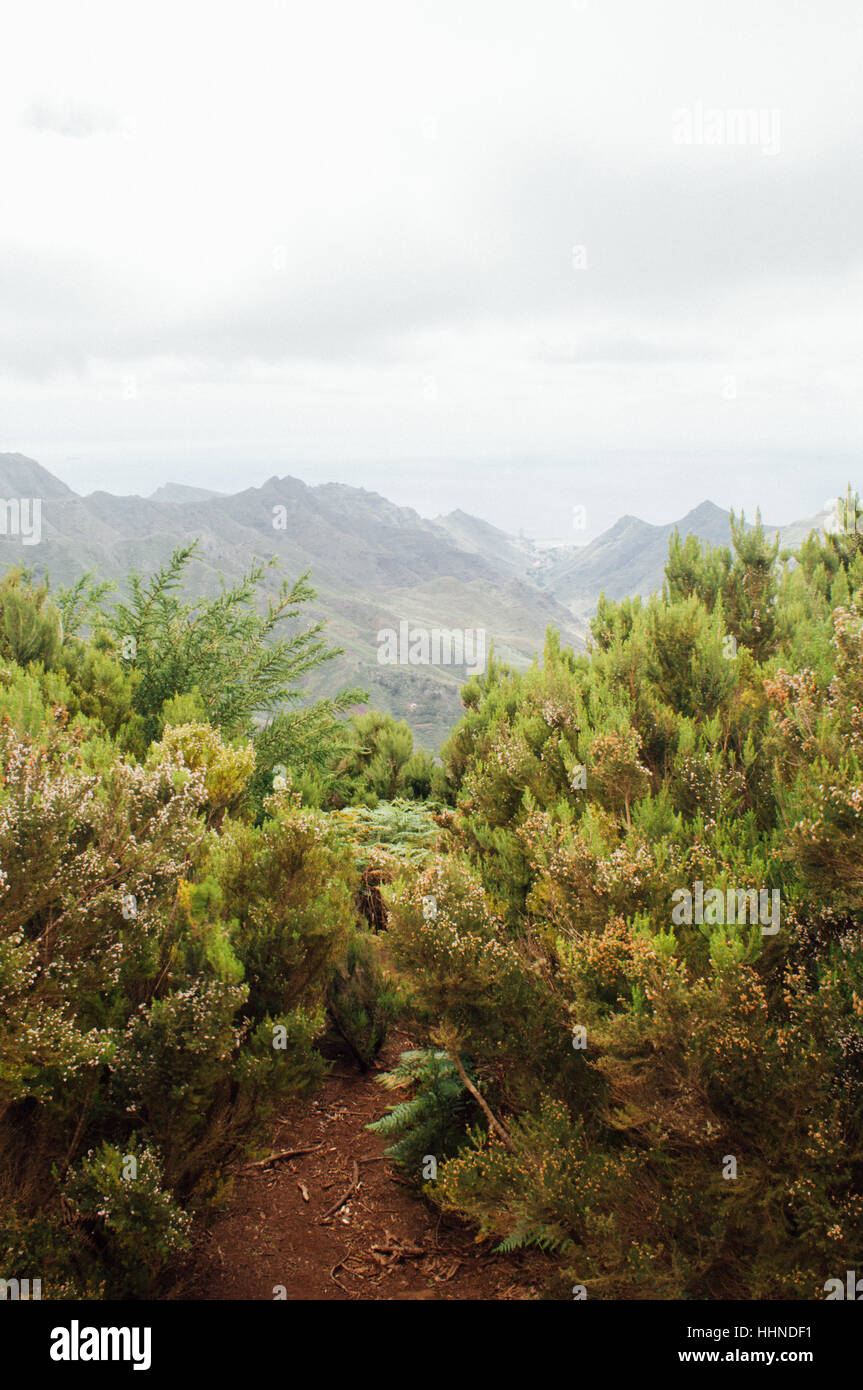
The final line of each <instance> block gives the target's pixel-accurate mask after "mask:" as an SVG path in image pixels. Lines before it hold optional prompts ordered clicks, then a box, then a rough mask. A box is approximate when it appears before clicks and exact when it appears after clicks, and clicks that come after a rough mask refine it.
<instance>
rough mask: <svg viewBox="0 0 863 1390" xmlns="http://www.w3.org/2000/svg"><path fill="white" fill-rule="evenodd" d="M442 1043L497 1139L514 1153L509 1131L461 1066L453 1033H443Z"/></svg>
mask: <svg viewBox="0 0 863 1390" xmlns="http://www.w3.org/2000/svg"><path fill="white" fill-rule="evenodd" d="M444 1043H445V1046H446V1050H447V1052H448V1053H449V1055H450V1056H451V1057H452V1059H453V1061H454V1062H455V1065H456V1070H457V1071H458V1074H459V1076H460V1077H461V1079H462V1082H463V1084H464V1085H465V1086H466V1087H467V1089H468V1091H470V1094H471V1095H472V1096H473V1098H474V1100H475V1101H476V1103H477V1105H478V1106H479V1107H480V1109H481V1110H482V1113H483V1114H484V1115H485V1117H486V1119H487V1120H488V1122H489V1124H490V1125H491V1127H492V1129H493V1130H494V1132H495V1134H496V1135H497V1137H498V1139H499V1140H500V1141H501V1143H502V1144H503V1145H504V1147H505V1148H507V1149H509V1151H510V1153H514V1152H515V1145H514V1144H513V1142H512V1137H511V1135H510V1133H509V1130H508V1129H507V1128H506V1126H505V1125H503V1124H502V1123H501V1121H500V1120H499V1119H498V1118H497V1117H496V1115H495V1114H494V1113H493V1111H492V1109H491V1106H490V1105H489V1104H488V1102H487V1101H486V1099H485V1097H484V1096H483V1095H482V1094H481V1093H480V1091H479V1090H478V1089H477V1087H476V1086H475V1085H474V1084H473V1082H472V1081H471V1079H470V1077H469V1076H468V1074H467V1072H466V1071H465V1069H464V1067H463V1066H462V1063H461V1058H460V1057H459V1055H458V1046H457V1044H456V1041H455V1035H454V1034H452V1033H450V1034H448V1035H447V1034H445V1035H444Z"/></svg>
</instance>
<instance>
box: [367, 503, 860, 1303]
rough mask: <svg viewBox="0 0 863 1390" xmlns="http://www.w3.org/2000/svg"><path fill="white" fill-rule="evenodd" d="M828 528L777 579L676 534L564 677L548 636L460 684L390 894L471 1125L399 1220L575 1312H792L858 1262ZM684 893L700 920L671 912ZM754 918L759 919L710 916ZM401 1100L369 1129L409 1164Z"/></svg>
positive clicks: (850, 677) (853, 843)
mask: <svg viewBox="0 0 863 1390" xmlns="http://www.w3.org/2000/svg"><path fill="white" fill-rule="evenodd" d="M841 515H843V516H844V517H845V518H846V520H847V523H848V524H847V525H840V527H839V530H838V531H836V532H834V533H833V534H831V535H829V536H827V537H825V538H818V537H817V536H812V537H810V538H809V539H808V540H807V541H806V542H805V543H804V545H803V546H802V547H801V548H800V551H799V553H798V555H797V557H796V558H795V559H794V560H793V561H792V560H791V559H790V557H783V558H780V557H779V555H778V547H777V544H776V542H775V541H773V542H771V541H768V540H767V538H766V536H765V533H764V531H763V528H762V527H761V525H760V520H759V521H757V523H756V525H755V527H754V528H750V529H747V528H746V527H745V526H744V523H743V520H742V518H741V519H740V520H739V521H738V520H736V519H733V524H732V546H731V547H730V548H720V549H718V550H710V549H709V548H704V547H702V546H701V545H700V544H699V543H698V542H697V541H695V540H693V539H692V538H688V539H687V540H686V541H681V540H680V538H679V537H677V536H675V537H673V538H672V541H671V545H670V549H669V563H668V568H667V572H666V584H665V589H664V592H663V593H662V594H658V595H654V596H652V597H651V598H649V599H647V600H646V601H644V600H632V601H630V600H626V601H624V602H623V603H620V604H613V603H611V602H609V601H608V600H605V599H603V600H601V602H600V604H599V606H598V610H597V614H596V617H595V619H594V622H593V624H592V635H593V647H592V650H591V652H590V654H589V656H588V657H584V658H578V657H575V656H574V655H573V654H572V653H571V652H567V651H565V650H563V649H561V647H560V645H559V643H558V642H557V640H556V639H555V638H554V636H553V635H551V636H550V639H549V641H548V642H547V643H546V649H545V653H544V660H543V663H542V665H541V666H540V665H539V664H536V665H535V666H534V667H532V668H531V669H530V670H529V671H526V672H513V671H509V670H507V669H506V668H504V667H501V666H498V665H496V664H494V665H492V667H491V668H490V670H489V671H488V672H487V673H486V675H485V676H484V677H481V678H478V679H475V680H474V681H472V682H471V683H470V684H469V685H468V686H467V687H465V690H464V693H463V698H464V703H465V707H466V712H465V716H464V719H463V720H462V722H461V724H460V725H459V727H458V728H457V729H456V730H455V731H454V732H453V734H452V736H451V738H450V739H449V741H448V743H447V744H446V746H445V748H444V750H443V754H442V757H443V771H442V782H443V792H444V796H445V800H446V803H447V809H446V810H445V812H444V813H443V814H442V815H440V816H439V817H438V820H439V821H440V822H441V823H442V825H443V828H444V831H445V838H444V839H443V841H442V844H441V845H440V846H439V847H438V850H437V853H436V854H435V856H434V858H433V859H432V860H431V861H429V862H428V863H427V864H426V865H424V866H421V867H420V868H419V871H418V872H417V871H413V872H411V873H406V874H404V875H402V877H400V878H399V879H397V881H396V882H395V883H394V885H393V887H392V888H391V890H389V893H388V899H389V904H390V929H389V936H388V943H389V946H390V949H391V951H392V953H393V956H394V959H395V960H396V961H397V963H398V965H399V967H400V969H401V970H402V971H403V972H404V974H405V975H406V976H407V978H408V979H409V981H410V983H411V986H412V988H413V991H414V997H415V999H416V1000H417V1003H418V1007H419V1009H420V1016H421V1017H422V1018H424V1019H425V1020H426V1022H427V1026H428V1028H429V1030H430V1033H431V1035H432V1036H433V1037H436V1038H437V1039H438V1040H439V1042H440V1043H442V1044H443V1046H444V1048H445V1052H444V1054H443V1057H444V1058H449V1059H450V1061H451V1064H452V1065H451V1069H450V1073H449V1074H450V1077H451V1078H452V1076H453V1072H452V1067H454V1065H455V1063H454V1058H455V1054H456V1051H457V1052H458V1056H459V1057H460V1058H461V1059H462V1061H463V1062H465V1061H469V1065H470V1074H471V1077H472V1082H473V1085H474V1086H475V1088H476V1089H477V1091H478V1093H479V1094H480V1095H481V1096H482V1097H483V1101H484V1105H483V1106H478V1107H477V1106H473V1107H469V1113H467V1114H462V1117H461V1119H462V1124H463V1126H464V1128H463V1133H462V1136H461V1138H460V1139H458V1138H457V1137H456V1140H455V1142H456V1148H455V1150H453V1149H452V1147H451V1148H450V1151H449V1156H448V1157H447V1158H446V1159H445V1161H444V1162H443V1163H442V1166H441V1170H440V1176H439V1180H438V1182H437V1183H435V1184H432V1185H430V1186H429V1188H428V1192H429V1195H430V1196H432V1197H433V1198H434V1200H436V1201H438V1202H440V1203H441V1205H442V1206H443V1207H444V1208H446V1209H449V1210H452V1211H455V1212H457V1213H459V1214H460V1215H461V1216H462V1217H464V1218H466V1219H468V1220H470V1221H472V1222H474V1223H475V1224H476V1226H477V1227H478V1229H479V1231H480V1233H481V1234H484V1235H490V1236H494V1237H495V1238H496V1239H497V1240H498V1241H499V1243H500V1249H501V1250H503V1251H508V1250H514V1249H516V1248H519V1247H521V1246H524V1245H534V1246H537V1247H539V1248H541V1249H543V1250H545V1251H547V1252H548V1253H549V1256H550V1257H551V1258H553V1260H554V1262H555V1265H556V1268H557V1269H558V1270H559V1271H560V1273H561V1275H562V1276H565V1278H566V1280H568V1281H577V1282H580V1283H583V1284H585V1286H586V1287H587V1289H588V1293H589V1295H590V1296H592V1297H602V1298H627V1299H629V1298H675V1299H680V1298H685V1299H699V1298H715V1297H729V1298H756V1299H762V1298H811V1297H819V1296H823V1288H824V1283H825V1280H826V1279H828V1278H830V1277H834V1276H835V1275H836V1274H837V1272H839V1273H840V1274H841V1271H842V1270H843V1269H845V1268H846V1267H847V1268H851V1267H853V1265H854V1263H855V1260H856V1258H857V1256H856V1252H857V1251H858V1250H859V1246H860V1242H861V1239H863V1070H861V1068H860V1064H859V1058H860V1056H861V1055H863V1023H861V1019H863V1002H861V1001H863V877H861V869H860V865H861V863H863V837H861V816H863V717H861V713H860V711H861V709H863V675H861V672H863V552H861V545H860V532H861V530H863V528H861V526H860V524H859V516H860V509H859V503H858V502H857V500H856V497H851V496H849V498H846V499H845V502H844V504H843V507H842V509H841ZM696 884H701V885H702V887H703V888H705V889H710V890H712V892H713V893H714V894H715V895H716V898H717V899H718V901H719V902H720V903H721V904H722V905H723V906H722V915H720V916H719V917H718V918H717V917H715V916H713V917H711V916H704V917H703V919H699V918H697V917H693V915H692V914H691V913H690V914H689V915H688V916H687V915H683V916H681V915H679V914H678V915H675V904H677V903H678V902H679V900H680V899H679V895H680V892H681V890H682V891H683V892H684V893H686V892H690V893H691V892H692V891H694V887H695V885H696ZM759 893H762V894H763V895H764V900H765V902H766V903H768V904H771V903H773V901H774V898H773V895H774V894H775V895H778V896H777V898H776V902H777V903H779V904H780V905H781V910H780V911H779V915H778V917H775V918H774V916H772V915H768V917H766V918H765V917H764V916H761V917H760V918H759V917H758V915H757V912H756V916H755V918H754V920H753V918H752V917H751V916H750V917H749V918H745V919H744V920H743V921H740V920H738V919H737V918H736V917H729V918H728V920H726V909H725V904H726V903H727V902H728V901H729V900H730V901H731V902H732V903H733V904H737V903H738V902H741V901H742V902H743V903H744V904H745V903H746V902H754V903H755V904H756V908H757V904H758V903H759V901H760V900H759V897H758V895H759ZM747 894H749V895H750V897H749V898H747ZM429 900H431V901H432V902H433V904H434V910H433V911H432V912H430V913H429V912H426V911H425V910H424V907H425V904H426V903H427V902H428V901H429ZM713 910H715V903H714V905H713V908H711V911H713ZM735 910H736V909H735ZM772 911H773V909H772V907H771V909H770V912H771V913H772ZM777 927H778V930H777V929H776V928H777ZM762 928H764V930H762ZM430 1089H431V1090H432V1091H433V1089H434V1088H433V1087H432V1088H430ZM414 1101H415V1102H416V1103H415V1104H414V1103H413V1102H414ZM427 1104H428V1101H427V1099H426V1090H425V1089H424V1088H423V1086H422V1085H419V1086H418V1088H417V1090H416V1096H415V1097H414V1098H413V1101H408V1102H406V1103H405V1105H404V1106H402V1107H398V1108H397V1109H396V1110H395V1111H394V1112H393V1113H392V1115H391V1116H390V1117H388V1118H386V1119H385V1121H384V1128H385V1131H386V1132H387V1133H392V1134H398V1135H400V1136H401V1137H402V1138H403V1140H404V1141H405V1143H410V1142H412V1141H411V1136H412V1134H413V1133H414V1130H417V1131H418V1133H420V1134H422V1129H421V1126H422V1125H423V1124H424V1123H425V1113H426V1112H425V1106H426V1105H427ZM420 1142H427V1143H428V1146H429V1151H430V1152H434V1146H433V1142H432V1141H431V1139H426V1137H425V1136H424V1135H423V1139H422V1140H421V1141H420ZM410 1152H411V1162H415V1161H416V1152H417V1150H416V1149H413V1150H411V1151H410ZM730 1158H733V1159H734V1161H735V1163H736V1172H737V1176H736V1177H732V1176H730V1174H729V1172H728V1171H727V1168H728V1161H729V1159H730Z"/></svg>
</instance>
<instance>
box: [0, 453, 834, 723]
mask: <svg viewBox="0 0 863 1390" xmlns="http://www.w3.org/2000/svg"><path fill="white" fill-rule="evenodd" d="M0 497H3V498H14V497H18V498H22V497H38V498H41V499H42V541H41V543H40V544H39V545H38V546H33V545H31V546H24V545H22V543H21V541H20V540H19V539H18V538H17V537H15V536H0V561H6V562H7V563H15V562H21V563H24V564H26V565H28V566H29V567H31V568H32V569H34V571H35V572H36V573H37V574H39V575H41V574H45V573H47V574H48V575H49V576H50V578H51V581H52V582H53V583H55V584H57V583H60V584H68V583H71V582H73V581H74V580H75V579H77V578H78V577H79V575H81V574H82V573H83V572H84V571H85V570H92V571H94V572H95V574H96V575H97V576H98V577H100V578H107V579H113V580H120V579H122V578H123V577H124V576H125V575H126V574H127V573H128V572H129V570H130V569H137V570H140V571H142V572H148V571H152V570H154V569H156V568H158V567H159V566H160V565H162V564H164V563H165V562H166V561H168V560H169V559H170V556H171V554H172V552H173V551H174V550H175V549H176V548H177V546H179V545H183V544H187V543H188V542H190V541H191V540H197V541H198V543H199V546H198V555H197V558H196V560H195V562H194V564H193V565H192V566H191V567H190V569H189V581H188V582H189V588H190V590H191V591H192V592H193V593H199V594H208V595H212V594H214V593H216V592H217V591H218V589H219V586H220V583H221V582H222V580H224V581H225V582H227V583H232V582H234V581H236V580H237V579H238V578H239V577H240V576H241V575H242V574H243V573H244V572H245V571H247V570H248V569H249V567H250V566H251V565H252V563H253V562H254V560H255V559H256V558H257V559H262V560H268V559H270V558H271V557H275V558H276V559H277V560H278V567H277V568H275V569H274V570H273V571H272V572H271V573H270V574H269V575H268V576H267V579H266V587H267V588H268V589H270V590H272V591H275V590H276V589H277V588H278V586H279V584H280V583H281V581H282V579H284V578H286V577H289V578H292V579H293V578H296V577H298V576H299V575H300V574H302V573H304V572H306V571H309V573H310V577H311V583H312V585H313V587H314V588H315V589H316V590H317V599H316V601H315V602H314V604H312V605H310V606H309V616H310V617H312V618H314V619H318V618H321V619H324V620H326V622H327V626H328V632H329V636H330V639H331V641H332V642H333V643H335V644H337V645H339V646H341V647H344V649H345V652H344V655H343V656H342V657H340V658H339V659H338V660H337V661H334V662H332V663H331V664H330V666H329V668H327V669H326V670H325V671H324V672H322V673H319V674H317V675H316V677H314V678H313V681H312V690H313V692H314V693H315V694H322V693H332V692H333V691H335V690H337V689H340V688H343V687H345V686H347V685H360V686H362V687H364V688H365V689H366V690H368V691H369V695H370V700H371V702H372V704H374V705H376V706H378V707H380V708H382V709H385V710H388V711H390V712H391V713H393V714H395V715H397V716H398V717H399V718H404V719H407V721H408V723H409V724H410V725H411V727H412V728H413V729H414V732H415V733H416V735H417V737H418V739H419V741H420V742H421V743H422V744H424V745H425V746H426V747H435V746H437V745H438V744H439V743H440V742H441V741H442V739H443V738H444V737H445V736H446V734H447V732H448V731H449V729H450V728H451V727H452V725H453V724H454V723H455V721H456V720H457V719H458V717H459V715H460V712H461V701H460V693H459V692H460V688H461V685H462V684H463V682H464V679H465V670H464V668H463V667H461V668H457V667H454V666H450V667H446V666H439V667H434V666H386V665H380V664H379V663H378V660H377V652H378V641H377V634H378V633H379V632H380V631H381V630H382V629H384V628H394V629H396V630H398V627H399V624H400V622H401V621H403V620H407V621H408V622H409V623H411V624H415V625H418V626H422V627H425V628H435V627H437V628H453V629H476V628H480V629H484V631H485V632H486V640H487V643H488V644H491V643H492V642H493V643H494V648H495V652H496V653H497V655H498V656H499V657H500V658H501V659H503V660H505V661H507V662H510V663H511V664H513V665H514V666H516V667H524V666H525V665H527V664H528V663H529V662H530V661H531V660H532V658H533V656H534V655H535V653H537V652H540V651H541V650H542V645H543V641H544V636H545V630H546V628H547V627H548V626H549V625H554V626H555V627H556V628H558V629H559V631H560V633H561V636H562V638H563V641H564V642H567V643H570V644H572V645H573V646H575V647H576V648H577V649H579V650H581V649H582V648H583V646H584V639H585V636H586V633H587V629H588V623H589V620H590V616H591V614H592V613H593V611H594V609H595V606H596V602H597V599H598V598H599V595H600V593H602V592H603V591H604V592H605V593H606V594H607V595H608V596H609V597H611V598H622V597H624V596H625V595H627V594H643V595H646V594H649V593H651V592H652V591H653V590H655V589H657V588H659V587H660V586H661V584H662V579H663V568H664V564H665V559H666V555H667V552H668V541H669V537H670V535H671V533H672V531H673V530H674V529H675V527H676V528H677V529H678V530H679V531H680V533H681V535H683V536H685V535H696V536H698V537H699V538H700V539H701V540H704V541H709V542H710V544H711V545H727V544H729V543H730V539H731V530H730V522H729V515H728V513H727V512H726V511H724V510H723V509H722V508H721V507H718V506H716V505H715V504H714V503H713V502H709V501H706V502H703V503H702V504H701V505H700V506H699V507H697V508H695V509H694V510H693V511H691V512H689V513H688V514H687V515H686V516H684V517H683V518H682V519H681V520H680V521H677V522H669V523H667V524H665V525H653V524H651V523H649V522H645V521H641V520H640V519H639V518H638V517H635V516H624V517H621V518H620V520H619V521H617V522H615V524H614V525H613V526H612V527H610V529H609V530H608V531H606V532H605V533H604V534H603V535H601V536H599V537H597V539H596V540H594V541H592V542H591V543H590V544H589V545H586V546H583V547H574V546H568V547H560V548H558V549H555V550H553V551H549V550H543V549H541V548H540V547H539V546H536V545H534V544H533V543H532V542H531V541H529V540H525V539H524V538H522V537H514V536H509V535H507V534H506V533H505V532H503V531H501V530H499V529H498V528H497V527H495V526H492V525H490V524H489V523H488V522H486V521H483V520H481V519H479V518H477V517H474V516H470V515H468V514H467V513H466V512H464V511H460V510H457V511H454V512H451V513H450V514H449V515H447V516H439V517H437V518H435V520H433V521H429V520H425V519H424V518H423V517H421V516H420V515H419V514H418V513H417V512H415V511H414V510H413V509H412V508H410V507H399V506H396V505H395V504H394V503H392V502H389V501H387V499H386V498H384V497H381V496H380V495H379V494H378V493H375V492H369V491H366V490H365V489H364V488H356V487H349V486H346V485H345V484H341V483H325V484H321V485H319V486H316V487H311V486H309V485H308V484H306V483H303V482H301V481H300V480H299V479H297V478H291V477H285V478H278V477H275V476H274V477H272V478H269V479H268V480H267V481H266V482H265V483H263V484H262V485H261V486H260V487H249V488H246V489H244V490H243V491H241V492H237V493H234V494H232V495H226V494H222V493H217V492H212V491H210V490H208V489H206V488H197V487H188V486H185V485H183V484H178V483H166V484H163V485H162V486H161V487H158V488H157V489H156V490H155V492H153V493H152V495H151V496H150V497H146V498H145V497H140V496H128V497H118V496H115V495H114V494H112V493H108V492H102V491H100V492H94V493H91V494H90V495H89V496H87V497H79V496H77V495H76V494H75V493H74V492H73V491H72V490H71V488H69V487H67V486H66V484H65V483H63V482H61V481H60V480H59V479H58V478H55V477H54V476H53V475H52V474H51V473H49V472H48V471H47V470H46V469H45V468H43V467H42V466H41V465H40V464H38V463H36V462H35V461H34V460H32V459H28V458H26V457H25V456H24V455H22V454H0ZM828 524H829V514H828V513H827V512H824V513H822V514H819V515H818V516H816V517H812V518H809V519H808V520H806V521H801V522H796V523H793V524H792V525H791V526H788V527H786V528H784V529H783V530H782V532H781V533H780V534H781V539H782V542H783V544H788V545H791V544H798V543H799V541H800V540H802V539H803V537H804V536H805V535H806V534H808V532H809V531H810V530H812V529H818V528H820V529H824V527H825V526H826V525H828ZM775 529H776V528H768V530H772V531H775Z"/></svg>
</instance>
